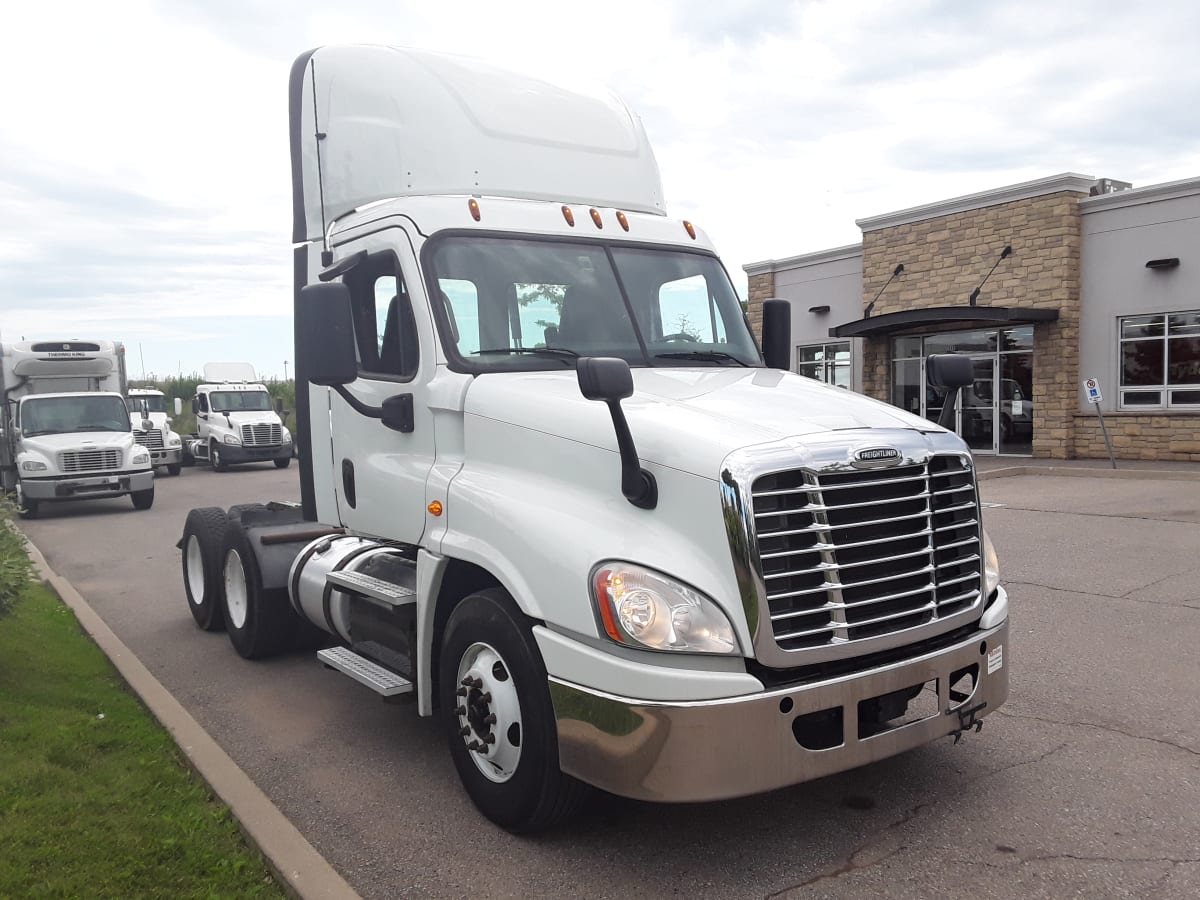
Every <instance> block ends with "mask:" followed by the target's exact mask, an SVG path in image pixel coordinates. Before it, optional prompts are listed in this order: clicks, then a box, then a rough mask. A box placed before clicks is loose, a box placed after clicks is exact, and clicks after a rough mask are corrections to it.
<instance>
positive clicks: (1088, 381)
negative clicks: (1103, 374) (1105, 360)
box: [1083, 378, 1104, 403]
mask: <svg viewBox="0 0 1200 900" xmlns="http://www.w3.org/2000/svg"><path fill="white" fill-rule="evenodd" d="M1083 389H1084V390H1085V391H1086V392H1087V398H1088V402H1089V403H1099V402H1100V401H1101V400H1103V399H1104V397H1103V396H1102V395H1101V393H1100V380H1099V379H1097V378H1085V379H1083Z"/></svg>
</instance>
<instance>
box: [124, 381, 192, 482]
mask: <svg viewBox="0 0 1200 900" xmlns="http://www.w3.org/2000/svg"><path fill="white" fill-rule="evenodd" d="M125 405H126V406H127V407H128V408H129V417H130V419H131V420H132V421H133V439H134V440H135V441H137V442H138V443H139V444H141V445H142V446H143V447H145V448H146V449H147V450H149V451H150V462H151V464H152V465H154V466H156V467H158V466H162V467H164V468H165V469H166V470H167V474H168V475H178V474H179V470H180V468H181V467H182V466H183V439H182V438H181V437H180V436H179V435H178V434H177V433H176V432H175V431H174V430H173V429H172V428H171V416H170V413H169V412H168V410H167V397H166V395H165V394H164V393H163V392H162V391H160V390H158V389H157V388H130V389H129V391H128V393H127V394H126V404H125ZM180 412H182V407H181V404H180V401H179V398H178V397H176V398H175V415H179V413H180Z"/></svg>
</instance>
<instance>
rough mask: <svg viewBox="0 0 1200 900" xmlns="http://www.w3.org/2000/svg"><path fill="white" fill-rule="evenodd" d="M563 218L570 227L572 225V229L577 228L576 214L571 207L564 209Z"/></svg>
mask: <svg viewBox="0 0 1200 900" xmlns="http://www.w3.org/2000/svg"><path fill="white" fill-rule="evenodd" d="M563 218H564V219H566V220H567V224H568V225H570V226H571V227H572V228H574V227H575V213H573V212H572V211H571V207H569V206H564V207H563Z"/></svg>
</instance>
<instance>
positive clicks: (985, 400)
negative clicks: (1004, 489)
mask: <svg viewBox="0 0 1200 900" xmlns="http://www.w3.org/2000/svg"><path fill="white" fill-rule="evenodd" d="M997 362H998V360H997V359H996V357H995V355H989V356H980V357H973V358H972V359H971V366H972V369H973V375H974V379H973V380H972V382H971V383H970V384H969V385H967V386H966V387H965V388H963V389H962V394H961V397H960V400H959V403H958V434H959V436H960V437H961V438H962V439H963V440H964V441H966V442H967V446H968V447H970V448H971V449H972V450H975V451H977V452H980V453H996V452H998V449H999V448H998V447H997V446H996V433H997V430H996V413H997V408H998V404H997V400H998V397H997V392H996V383H997V378H996V375H997V373H996V368H997Z"/></svg>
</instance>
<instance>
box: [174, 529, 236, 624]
mask: <svg viewBox="0 0 1200 900" xmlns="http://www.w3.org/2000/svg"><path fill="white" fill-rule="evenodd" d="M225 524H226V516H225V510H223V509H220V508H218V507H215V506H206V507H202V508H200V509H193V510H192V511H191V512H189V513H188V515H187V520H186V521H185V522H184V525H183V541H182V549H183V587H184V592H185V593H186V594H187V599H188V609H189V610H190V611H191V613H192V618H193V619H195V621H196V624H197V625H199V626H200V627H201V628H202V629H204V630H205V631H220V630H221V629H222V628H224V627H225V616H224V608H223V604H224V599H223V597H222V589H221V540H222V537H223V536H224V533H225Z"/></svg>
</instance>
